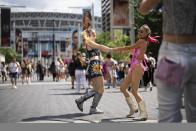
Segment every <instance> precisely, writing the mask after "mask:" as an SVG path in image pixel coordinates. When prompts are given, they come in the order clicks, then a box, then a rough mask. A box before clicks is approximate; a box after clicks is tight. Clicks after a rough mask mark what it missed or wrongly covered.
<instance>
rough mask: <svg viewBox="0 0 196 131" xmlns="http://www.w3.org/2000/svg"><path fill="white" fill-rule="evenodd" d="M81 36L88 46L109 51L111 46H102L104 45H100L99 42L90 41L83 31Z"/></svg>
mask: <svg viewBox="0 0 196 131" xmlns="http://www.w3.org/2000/svg"><path fill="white" fill-rule="evenodd" d="M83 37H84V39H85V44H86V45H88V46H90V47H93V48H97V49H99V50H101V51H103V52H111V50H112V49H111V48H109V47H107V46H104V45H100V44H97V43H96V42H94V41H92V40H91V39H90V38H89V37H88V36H87V34H86V33H85V32H84V33H83Z"/></svg>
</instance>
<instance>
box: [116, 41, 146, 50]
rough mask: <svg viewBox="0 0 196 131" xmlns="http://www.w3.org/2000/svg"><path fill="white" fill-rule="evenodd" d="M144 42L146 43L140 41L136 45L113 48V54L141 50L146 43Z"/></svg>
mask: <svg viewBox="0 0 196 131" xmlns="http://www.w3.org/2000/svg"><path fill="white" fill-rule="evenodd" d="M144 42H145V41H144V40H142V39H140V40H138V41H137V42H136V43H135V44H134V45H131V46H124V47H116V48H113V52H122V51H130V50H132V49H134V48H140V47H141V44H142V43H144Z"/></svg>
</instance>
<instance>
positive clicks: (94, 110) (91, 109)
mask: <svg viewBox="0 0 196 131" xmlns="http://www.w3.org/2000/svg"><path fill="white" fill-rule="evenodd" d="M103 113H104V112H103V111H102V110H100V109H99V108H90V112H89V114H103Z"/></svg>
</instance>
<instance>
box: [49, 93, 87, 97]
mask: <svg viewBox="0 0 196 131" xmlns="http://www.w3.org/2000/svg"><path fill="white" fill-rule="evenodd" d="M83 94H85V93H63V94H50V95H56V96H58V95H83Z"/></svg>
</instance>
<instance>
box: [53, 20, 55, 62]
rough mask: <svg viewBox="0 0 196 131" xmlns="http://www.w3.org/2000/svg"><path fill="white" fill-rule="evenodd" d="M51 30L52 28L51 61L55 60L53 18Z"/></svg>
mask: <svg viewBox="0 0 196 131" xmlns="http://www.w3.org/2000/svg"><path fill="white" fill-rule="evenodd" d="M52 30H53V34H52V48H53V50H52V51H53V53H52V60H53V61H55V43H54V42H55V40H54V39H55V37H54V20H53V28H52Z"/></svg>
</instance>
